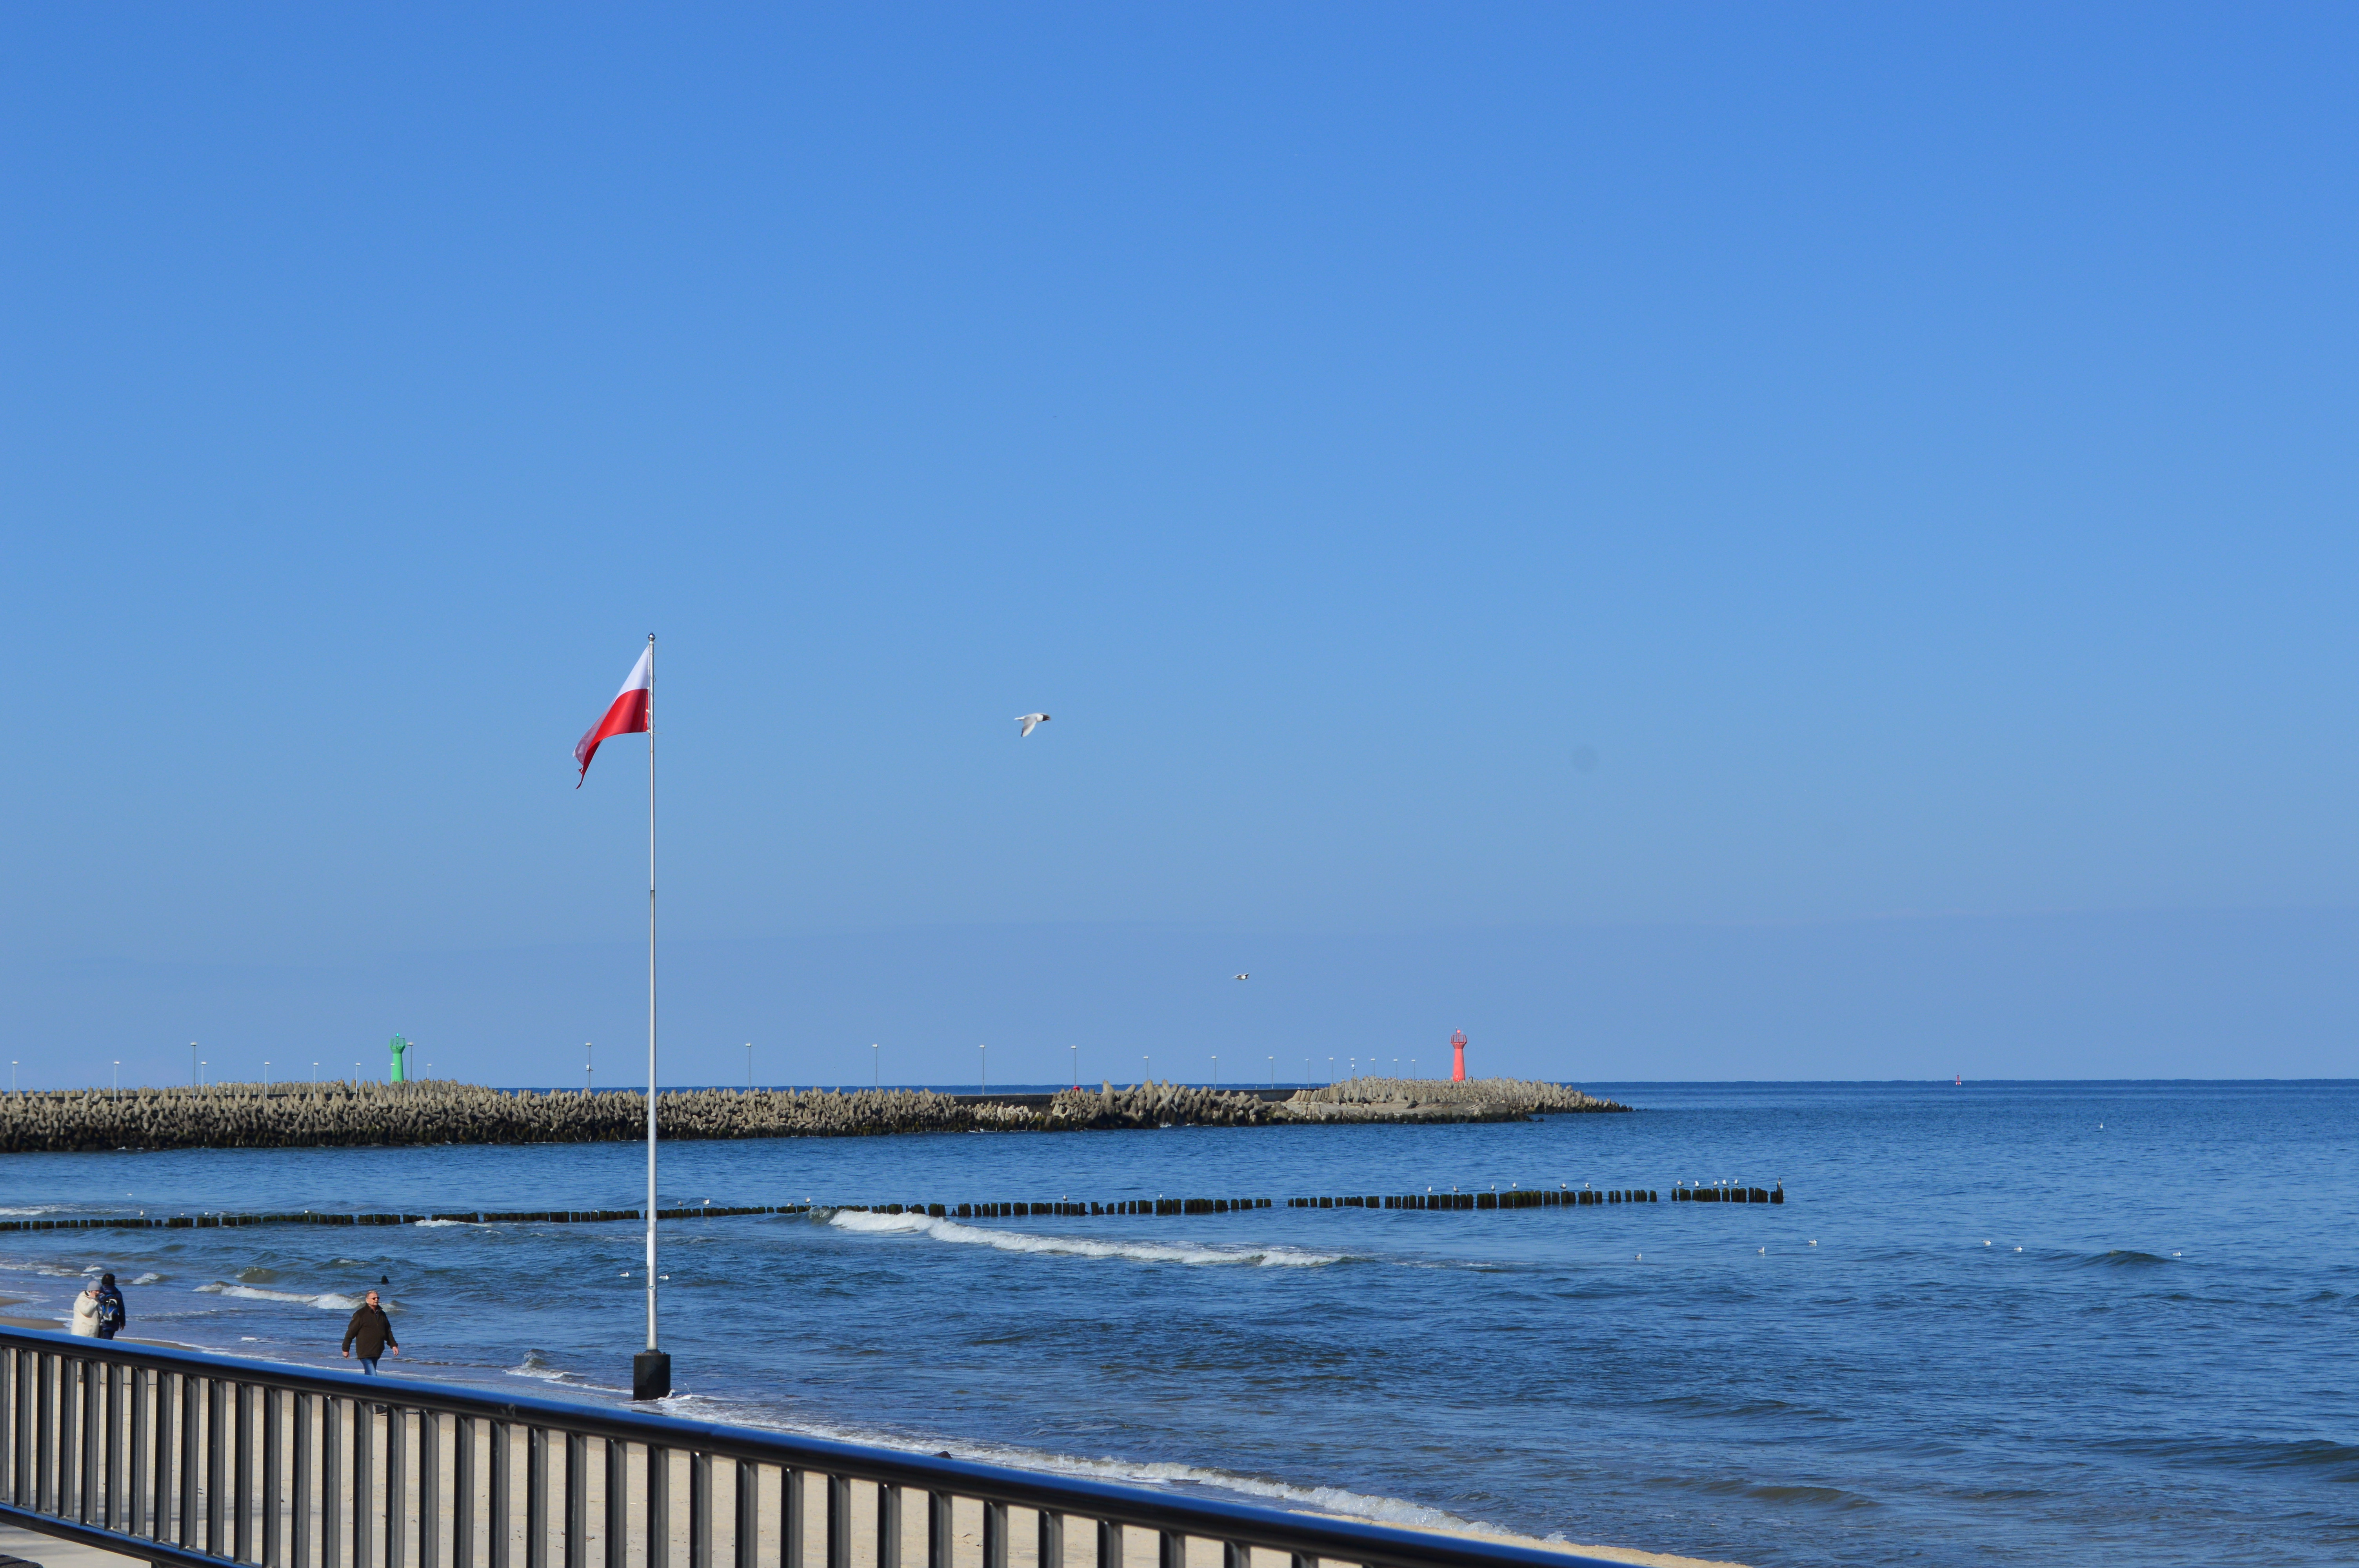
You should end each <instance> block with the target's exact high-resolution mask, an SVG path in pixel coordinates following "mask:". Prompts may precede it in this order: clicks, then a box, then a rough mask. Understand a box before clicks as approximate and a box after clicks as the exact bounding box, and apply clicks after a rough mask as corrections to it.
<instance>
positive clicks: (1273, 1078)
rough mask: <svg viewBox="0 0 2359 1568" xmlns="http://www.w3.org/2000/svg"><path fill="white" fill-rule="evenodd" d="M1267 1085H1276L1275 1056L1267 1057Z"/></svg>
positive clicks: (1274, 1086) (1272, 1086)
mask: <svg viewBox="0 0 2359 1568" xmlns="http://www.w3.org/2000/svg"><path fill="white" fill-rule="evenodd" d="M1269 1087H1271V1088H1276V1087H1277V1057H1275V1056H1272V1057H1271V1058H1270V1059H1269Z"/></svg>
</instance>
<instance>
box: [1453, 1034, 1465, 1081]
mask: <svg viewBox="0 0 2359 1568" xmlns="http://www.w3.org/2000/svg"><path fill="white" fill-rule="evenodd" d="M1450 1081H1451V1083H1453V1084H1462V1083H1464V1082H1465V1081H1466V1031H1464V1030H1463V1029H1453V1030H1451V1032H1450Z"/></svg>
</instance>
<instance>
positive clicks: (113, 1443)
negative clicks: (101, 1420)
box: [98, 1361, 131, 1530]
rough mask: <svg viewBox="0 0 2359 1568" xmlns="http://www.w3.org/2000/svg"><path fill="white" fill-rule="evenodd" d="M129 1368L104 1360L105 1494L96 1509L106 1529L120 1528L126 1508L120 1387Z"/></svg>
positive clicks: (100, 1521)
mask: <svg viewBox="0 0 2359 1568" xmlns="http://www.w3.org/2000/svg"><path fill="white" fill-rule="evenodd" d="M130 1371H131V1368H128V1367H125V1366H124V1365H123V1364H122V1363H121V1362H119V1361H109V1362H108V1363H107V1364H106V1498H105V1501H104V1504H103V1507H102V1508H101V1509H99V1519H98V1522H99V1523H100V1524H102V1525H103V1526H105V1527H106V1528H107V1529H108V1530H114V1529H118V1528H120V1521H121V1520H122V1519H123V1516H124V1515H125V1512H127V1511H128V1510H126V1509H125V1508H124V1506H123V1504H124V1500H125V1499H124V1495H123V1494H124V1481H125V1475H124V1463H123V1461H124V1446H123V1445H124V1438H125V1432H124V1425H123V1388H124V1385H125V1384H126V1383H128V1382H129V1381H130V1380H131V1379H130V1376H129V1374H130Z"/></svg>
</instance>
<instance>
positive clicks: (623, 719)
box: [573, 643, 656, 789]
mask: <svg viewBox="0 0 2359 1568" xmlns="http://www.w3.org/2000/svg"><path fill="white" fill-rule="evenodd" d="M655 698H656V650H655V644H654V643H648V644H647V652H646V653H644V654H640V655H639V662H638V663H637V664H636V665H632V666H631V678H630V679H628V680H626V681H625V682H624V683H623V689H622V690H620V691H618V692H616V693H615V694H614V701H613V702H612V703H611V704H609V705H608V707H607V708H606V717H605V718H603V719H600V720H598V722H597V723H595V724H592V726H591V727H590V733H588V734H587V735H584V736H582V739H581V740H579V741H575V742H574V745H573V760H574V761H575V762H579V763H581V764H582V777H581V778H577V779H575V780H574V781H573V787H574V788H575V789H580V788H581V787H582V779H586V778H588V777H589V776H590V759H591V758H592V757H594V756H596V755H597V754H598V744H599V742H600V741H604V740H605V739H606V738H607V737H609V736H611V735H640V734H645V733H646V732H647V730H649V729H650V728H652V726H650V725H649V723H648V722H647V720H648V716H649V713H650V711H651V710H652V708H654V706H655Z"/></svg>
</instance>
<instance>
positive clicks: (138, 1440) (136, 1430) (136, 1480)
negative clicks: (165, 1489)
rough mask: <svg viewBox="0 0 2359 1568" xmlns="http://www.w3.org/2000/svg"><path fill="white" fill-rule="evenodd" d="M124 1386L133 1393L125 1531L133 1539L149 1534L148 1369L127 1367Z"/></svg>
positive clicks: (124, 1507) (124, 1518)
mask: <svg viewBox="0 0 2359 1568" xmlns="http://www.w3.org/2000/svg"><path fill="white" fill-rule="evenodd" d="M123 1370H124V1373H125V1377H124V1379H123V1381H124V1386H125V1388H126V1389H128V1390H130V1400H131V1419H130V1421H129V1422H127V1423H125V1424H126V1426H127V1427H128V1432H127V1433H126V1436H125V1441H126V1442H128V1443H129V1444H130V1445H131V1473H130V1474H129V1475H128V1476H125V1477H124V1488H123V1489H124V1494H125V1495H124V1498H123V1528H124V1530H125V1531H126V1532H128V1533H129V1534H132V1535H146V1534H147V1444H148V1443H149V1441H150V1439H149V1437H148V1435H147V1368H144V1367H125V1368H124V1369H123Z"/></svg>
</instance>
